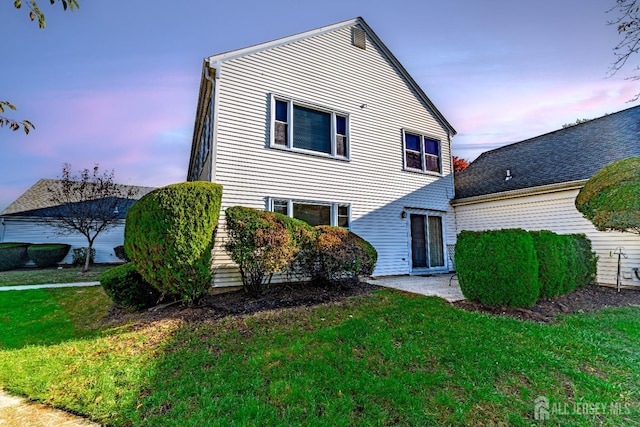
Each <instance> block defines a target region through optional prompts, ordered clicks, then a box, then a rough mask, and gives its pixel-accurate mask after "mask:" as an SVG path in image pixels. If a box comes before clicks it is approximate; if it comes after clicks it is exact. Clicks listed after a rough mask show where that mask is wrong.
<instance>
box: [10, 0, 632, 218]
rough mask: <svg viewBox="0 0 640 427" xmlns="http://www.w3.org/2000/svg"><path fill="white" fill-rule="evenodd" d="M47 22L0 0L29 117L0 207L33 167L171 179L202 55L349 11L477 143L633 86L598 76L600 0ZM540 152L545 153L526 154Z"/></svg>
mask: <svg viewBox="0 0 640 427" xmlns="http://www.w3.org/2000/svg"><path fill="white" fill-rule="evenodd" d="M40 3H41V4H40V8H41V9H42V11H43V12H44V13H45V15H46V20H47V27H46V29H44V30H41V29H39V28H38V26H37V23H34V22H31V21H30V20H29V17H28V9H27V8H26V6H25V7H23V9H21V10H16V9H14V8H13V6H12V2H4V5H3V6H2V9H1V10H0V27H1V28H2V32H3V42H4V43H3V52H2V58H3V59H2V67H1V68H0V73H2V75H1V79H0V82H1V87H0V100H7V101H11V102H12V103H14V104H15V105H16V106H17V107H18V111H16V112H9V113H6V114H5V115H6V116H9V117H11V118H15V119H19V120H22V119H28V120H30V121H32V122H33V123H34V124H35V126H36V129H35V131H33V132H32V133H31V134H29V135H28V136H25V135H24V133H23V132H22V131H19V132H12V131H10V130H8V129H7V128H2V129H0V149H1V151H0V153H1V155H0V158H1V159H2V163H1V166H0V167H1V169H0V210H2V209H4V208H5V207H6V206H7V205H9V203H11V202H12V201H13V200H14V199H15V198H17V197H18V196H19V195H20V194H22V193H23V192H24V191H25V190H27V189H28V188H29V187H30V186H31V185H33V184H34V183H35V182H36V181H37V180H38V179H40V178H56V177H59V176H60V174H61V168H62V164H63V163H65V162H68V163H71V165H72V167H73V169H74V171H77V170H80V169H83V168H92V167H93V166H94V164H96V163H98V164H99V165H100V168H101V169H104V170H111V169H113V170H115V175H116V180H117V181H118V182H120V183H124V184H132V185H144V186H154V187H158V186H163V185H166V184H170V183H174V182H180V181H184V180H185V179H186V173H187V163H188V160H189V150H190V146H191V138H192V132H193V124H194V120H195V109H196V101H197V97H198V87H199V79H200V72H201V67H202V60H203V58H204V57H205V56H209V55H213V54H216V53H220V52H225V51H229V50H234V49H238V48H242V47H245V46H248V45H253V44H257V43H261V42H265V41H269V40H273V39H277V38H280V37H284V36H288V35H291V34H295V33H299V32H303V31H307V30H311V29H314V28H318V27H321V26H324V25H328V24H333V23H336V22H339V21H343V20H346V19H350V18H354V17H357V16H362V17H363V18H364V19H365V20H366V21H367V23H368V24H369V25H370V26H371V27H372V28H373V30H374V31H375V32H376V33H377V35H378V36H379V37H380V38H381V39H382V41H383V42H384V43H385V44H386V45H387V47H388V48H389V49H390V50H391V51H392V52H393V53H394V54H395V56H396V57H397V58H398V60H399V61H400V62H401V63H402V64H403V65H404V67H405V68H406V69H407V70H408V72H409V73H410V74H411V75H412V76H413V78H414V79H415V80H416V81H417V83H418V84H419V85H420V86H421V87H422V89H423V90H424V92H425V93H426V94H427V95H428V96H429V98H430V99H431V100H432V101H433V103H434V104H435V105H436V106H437V108H438V109H439V110H440V111H441V112H442V113H443V114H444V116H445V117H446V118H447V120H448V121H449V122H450V123H451V124H452V125H453V127H454V128H455V129H456V130H457V131H458V135H457V136H456V137H455V138H454V140H453V153H454V154H455V155H458V156H461V157H464V158H466V159H469V160H472V159H474V158H476V157H477V156H478V155H479V154H480V153H481V152H483V151H486V150H489V149H492V148H496V147H499V146H501V145H504V144H508V143H512V142H517V141H520V140H523V139H526V138H530V137H534V136H537V135H540V134H544V133H547V132H551V131H554V130H557V129H559V128H561V127H562V125H563V124H565V123H569V122H575V120H576V119H578V118H595V117H599V116H602V115H604V114H606V113H613V112H616V111H620V110H623V109H626V108H629V107H632V106H634V105H637V103H629V102H628V101H629V100H630V99H631V98H633V96H634V95H635V93H636V92H638V91H640V84H639V83H638V82H633V81H629V80H626V79H625V77H628V76H629V75H631V74H632V72H633V68H634V67H635V65H636V64H637V63H638V62H640V57H639V58H634V59H635V61H634V63H633V64H629V65H628V66H627V68H628V69H627V70H625V71H626V73H621V74H617V75H615V76H613V77H611V78H607V75H608V69H609V66H610V65H611V63H612V62H613V60H614V59H615V58H614V54H613V47H615V45H616V44H617V43H618V41H619V40H620V36H619V35H618V34H617V30H616V28H615V27H614V26H612V25H607V22H608V21H611V20H612V19H614V16H612V15H611V14H607V13H606V12H607V10H608V9H610V7H611V6H613V5H614V4H615V0H600V1H596V0H588V1H586V0H538V1H527V2H524V1H514V0H483V1H478V0H457V1H451V0H422V1H403V0H397V1H394V2H388V1H376V0H373V1H372V0H367V1H350V0H340V1H336V0H325V1H321V2H320V1H305V2H303V1H300V0H298V1H285V0H271V1H268V2H266V1H242V0H233V1H215V0H190V1H187V2H180V1H159V0H135V1H131V0H109V1H95V0H79V3H80V9H79V10H76V11H74V12H63V11H62V6H61V5H60V4H56V5H54V6H51V5H49V2H48V1H46V0H41V1H40ZM541 161H544V159H541Z"/></svg>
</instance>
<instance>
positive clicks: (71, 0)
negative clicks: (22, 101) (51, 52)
mask: <svg viewBox="0 0 640 427" xmlns="http://www.w3.org/2000/svg"><path fill="white" fill-rule="evenodd" d="M49 3H51V4H56V3H61V4H62V7H63V9H64V10H67V9H70V10H76V9H78V8H79V7H80V5H79V4H78V1H77V0H49ZM26 4H27V6H28V7H29V18H30V19H31V20H32V21H35V20H37V21H38V27H40V28H44V27H45V26H46V24H45V19H44V13H42V11H41V10H40V8H39V7H38V2H36V1H34V0H30V1H28V2H26ZM13 7H15V8H16V9H21V8H22V0H15V1H14V2H13ZM7 109H9V110H14V111H15V110H16V107H15V105H13V104H12V103H11V102H9V101H0V113H4V112H5V111H6V110H7ZM4 126H8V127H9V129H11V130H13V131H16V130H18V129H20V128H22V130H24V133H26V134H27V135H28V134H29V132H30V131H31V130H33V129H35V128H36V127H35V126H34V125H33V123H31V122H30V121H29V120H22V121H18V120H14V119H11V118H9V117H6V116H4V115H2V114H0V127H4Z"/></svg>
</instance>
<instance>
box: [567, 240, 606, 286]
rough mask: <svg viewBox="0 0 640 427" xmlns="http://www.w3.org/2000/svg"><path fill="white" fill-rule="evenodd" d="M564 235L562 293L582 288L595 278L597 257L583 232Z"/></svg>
mask: <svg viewBox="0 0 640 427" xmlns="http://www.w3.org/2000/svg"><path fill="white" fill-rule="evenodd" d="M563 237H565V239H566V240H565V254H566V257H567V269H568V272H567V275H566V277H565V286H564V293H569V292H572V291H573V290H575V289H578V288H583V287H585V286H586V285H588V284H589V283H593V282H594V281H595V278H596V272H597V264H598V257H597V255H596V254H595V252H593V250H592V249H591V241H590V240H589V239H588V238H587V236H585V235H584V234H568V235H565V236H563Z"/></svg>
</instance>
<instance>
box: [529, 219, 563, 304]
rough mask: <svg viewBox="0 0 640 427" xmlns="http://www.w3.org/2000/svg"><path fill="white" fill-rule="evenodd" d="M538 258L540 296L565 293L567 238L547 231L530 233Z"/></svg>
mask: <svg viewBox="0 0 640 427" xmlns="http://www.w3.org/2000/svg"><path fill="white" fill-rule="evenodd" d="M529 234H531V237H533V244H534V246H535V249H536V256H537V258H538V280H539V281H540V296H541V297H543V298H549V297H554V296H557V295H562V294H564V293H566V283H567V278H566V276H567V274H569V271H568V270H569V268H568V264H567V251H566V249H567V243H566V242H567V237H566V236H561V235H559V234H556V233H554V232H552V231H549V230H540V231H530V232H529Z"/></svg>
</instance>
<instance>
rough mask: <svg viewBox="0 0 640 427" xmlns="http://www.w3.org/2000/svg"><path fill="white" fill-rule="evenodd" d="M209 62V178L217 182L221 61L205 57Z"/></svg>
mask: <svg viewBox="0 0 640 427" xmlns="http://www.w3.org/2000/svg"><path fill="white" fill-rule="evenodd" d="M205 61H206V63H207V64H209V66H208V67H207V71H206V72H205V73H204V77H205V78H206V79H207V80H208V81H209V82H210V83H211V95H210V99H209V114H210V115H211V147H210V152H209V180H210V181H211V182H216V170H215V166H214V164H215V159H216V154H217V146H218V144H217V142H218V98H219V96H218V95H219V88H218V84H217V83H216V80H219V79H220V73H221V63H220V62H219V61H215V62H214V61H212V60H211V59H210V58H209V59H205ZM212 69H213V77H211V70H212Z"/></svg>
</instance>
